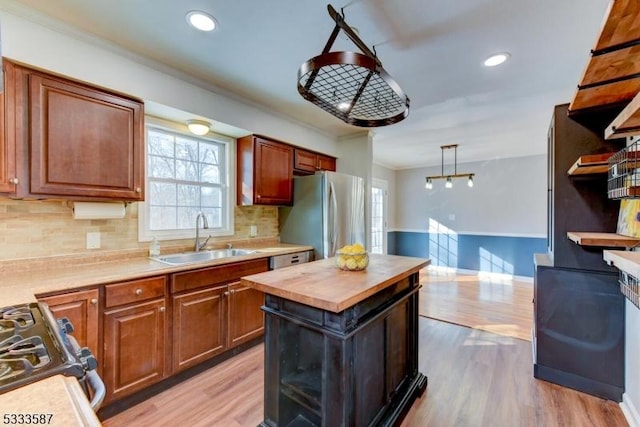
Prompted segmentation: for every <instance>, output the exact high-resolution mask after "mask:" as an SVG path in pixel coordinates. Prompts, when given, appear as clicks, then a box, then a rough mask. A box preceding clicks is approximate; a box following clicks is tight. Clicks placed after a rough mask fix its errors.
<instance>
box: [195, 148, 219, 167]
mask: <svg viewBox="0 0 640 427" xmlns="http://www.w3.org/2000/svg"><path fill="white" fill-rule="evenodd" d="M218 153H219V150H218V146H216V145H214V144H210V143H207V142H201V143H200V161H201V162H202V163H208V164H210V165H217V164H218V158H219V157H218Z"/></svg>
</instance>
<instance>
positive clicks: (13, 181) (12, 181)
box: [9, 178, 20, 185]
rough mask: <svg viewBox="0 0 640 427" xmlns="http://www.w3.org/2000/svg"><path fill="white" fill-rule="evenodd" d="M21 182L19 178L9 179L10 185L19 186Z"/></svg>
mask: <svg viewBox="0 0 640 427" xmlns="http://www.w3.org/2000/svg"><path fill="white" fill-rule="evenodd" d="M19 182H20V180H19V179H18V178H11V179H9V183H11V184H15V185H18V183H19Z"/></svg>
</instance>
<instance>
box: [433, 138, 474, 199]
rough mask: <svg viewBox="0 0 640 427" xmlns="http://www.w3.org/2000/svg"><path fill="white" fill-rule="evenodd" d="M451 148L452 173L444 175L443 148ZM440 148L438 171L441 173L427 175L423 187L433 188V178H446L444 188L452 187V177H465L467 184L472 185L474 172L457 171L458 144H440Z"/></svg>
mask: <svg viewBox="0 0 640 427" xmlns="http://www.w3.org/2000/svg"><path fill="white" fill-rule="evenodd" d="M451 149H453V156H454V157H453V159H454V161H453V173H452V174H448V175H445V174H444V150H451ZM440 150H441V153H442V155H441V157H442V160H441V163H440V165H441V166H440V171H441V172H440V173H441V175H432V176H427V177H425V184H424V188H426V189H427V190H431V189H432V188H433V180H435V179H446V180H447V182H446V183H445V185H444V187H445V188H452V187H453V181H452V180H453V178H467V185H468V186H469V187H473V177H474V175H475V173H458V144H450V145H441V146H440Z"/></svg>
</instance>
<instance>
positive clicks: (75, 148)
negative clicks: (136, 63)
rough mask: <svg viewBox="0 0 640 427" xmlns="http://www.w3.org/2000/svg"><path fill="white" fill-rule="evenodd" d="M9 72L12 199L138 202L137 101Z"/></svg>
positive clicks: (35, 73)
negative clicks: (12, 102) (12, 75)
mask: <svg viewBox="0 0 640 427" xmlns="http://www.w3.org/2000/svg"><path fill="white" fill-rule="evenodd" d="M10 66H12V67H13V68H14V69H15V78H16V97H15V119H14V121H15V126H16V140H17V144H18V145H17V147H18V150H17V153H18V160H17V164H18V168H17V169H18V171H17V176H18V178H19V180H20V184H19V185H18V186H17V190H16V195H17V196H18V197H26V198H29V197H34V198H64V199H71V200H74V199H76V200H126V201H140V200H143V199H144V145H143V144H144V105H143V103H142V101H140V100H138V99H135V98H132V97H129V96H126V95H122V94H118V93H115V92H111V91H109V90H106V89H103V88H99V87H95V86H92V85H88V84H85V83H82V82H78V81H74V80H71V79H67V78H65V77H62V76H58V75H53V74H50V73H47V72H45V71H42V70H37V69H33V68H30V67H28V66H24V65H20V64H14V63H12V64H11V65H10ZM21 153H22V154H21ZM27 153H28V154H27ZM21 156H22V158H21ZM27 157H28V158H27ZM27 181H28V182H27Z"/></svg>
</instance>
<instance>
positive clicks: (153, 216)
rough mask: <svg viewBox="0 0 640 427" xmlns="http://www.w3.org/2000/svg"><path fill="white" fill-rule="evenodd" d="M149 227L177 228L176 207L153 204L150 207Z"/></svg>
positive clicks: (160, 228) (161, 228) (158, 228)
mask: <svg viewBox="0 0 640 427" xmlns="http://www.w3.org/2000/svg"><path fill="white" fill-rule="evenodd" d="M149 229H151V230H175V229H176V208H174V207H156V206H151V207H150V208H149Z"/></svg>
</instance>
